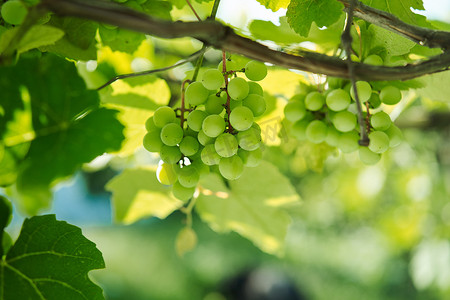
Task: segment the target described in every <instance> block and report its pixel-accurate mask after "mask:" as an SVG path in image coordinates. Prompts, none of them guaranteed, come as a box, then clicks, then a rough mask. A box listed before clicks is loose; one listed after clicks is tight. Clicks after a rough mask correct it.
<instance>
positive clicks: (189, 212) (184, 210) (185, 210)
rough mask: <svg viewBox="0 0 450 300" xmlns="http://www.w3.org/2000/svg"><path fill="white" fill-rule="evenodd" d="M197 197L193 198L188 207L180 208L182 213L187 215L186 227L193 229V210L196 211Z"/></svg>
mask: <svg viewBox="0 0 450 300" xmlns="http://www.w3.org/2000/svg"><path fill="white" fill-rule="evenodd" d="M196 202H197V197H192V198H191V201H190V202H189V204H188V205H187V206H186V207H182V208H180V211H181V212H182V213H184V214H185V215H186V226H188V227H192V210H193V209H194V206H195V203H196Z"/></svg>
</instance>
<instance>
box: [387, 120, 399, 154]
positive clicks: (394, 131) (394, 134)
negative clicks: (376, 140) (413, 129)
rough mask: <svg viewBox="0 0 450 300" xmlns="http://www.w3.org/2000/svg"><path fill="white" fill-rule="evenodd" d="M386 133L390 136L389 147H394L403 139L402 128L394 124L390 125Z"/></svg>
mask: <svg viewBox="0 0 450 300" xmlns="http://www.w3.org/2000/svg"><path fill="white" fill-rule="evenodd" d="M385 133H386V134H387V136H388V137H389V147H391V148H394V147H397V146H398V145H400V144H401V142H402V140H403V134H402V131H401V130H400V128H398V127H397V126H395V125H394V124H391V126H389V128H388V129H387V130H386V131H385Z"/></svg>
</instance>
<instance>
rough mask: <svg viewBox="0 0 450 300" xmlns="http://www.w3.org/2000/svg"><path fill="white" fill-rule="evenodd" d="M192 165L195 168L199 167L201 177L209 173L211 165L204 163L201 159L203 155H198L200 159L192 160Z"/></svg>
mask: <svg viewBox="0 0 450 300" xmlns="http://www.w3.org/2000/svg"><path fill="white" fill-rule="evenodd" d="M202 150H203V149H202ZM200 153H201V152H200ZM191 166H193V167H194V168H195V169H197V172H198V174H199V175H200V178H202V176H203V175H207V174H209V167H208V166H207V165H205V164H204V163H203V161H202V159H201V155H200V156H199V157H198V159H195V160H191Z"/></svg>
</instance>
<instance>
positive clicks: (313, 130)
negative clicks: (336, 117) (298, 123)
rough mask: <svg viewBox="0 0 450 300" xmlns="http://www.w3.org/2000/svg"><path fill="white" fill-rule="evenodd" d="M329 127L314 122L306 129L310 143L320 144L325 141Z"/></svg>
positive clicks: (319, 122)
mask: <svg viewBox="0 0 450 300" xmlns="http://www.w3.org/2000/svg"><path fill="white" fill-rule="evenodd" d="M327 131H328V127H327V125H326V124H325V123H324V122H322V121H319V120H314V121H312V122H311V123H309V125H308V127H306V138H307V139H308V141H310V142H312V143H315V144H318V143H321V142H323V141H325V138H326V137H327Z"/></svg>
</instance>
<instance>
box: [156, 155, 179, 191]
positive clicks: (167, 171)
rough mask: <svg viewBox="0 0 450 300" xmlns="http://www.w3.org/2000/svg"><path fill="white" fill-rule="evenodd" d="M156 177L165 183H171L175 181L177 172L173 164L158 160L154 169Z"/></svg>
mask: <svg viewBox="0 0 450 300" xmlns="http://www.w3.org/2000/svg"><path fill="white" fill-rule="evenodd" d="M156 178H157V179H158V181H159V182H160V183H162V184H165V185H171V184H173V183H174V182H175V181H177V174H176V173H175V169H174V167H173V165H172V164H168V163H165V162H163V161H160V162H159V164H158V168H157V169H156Z"/></svg>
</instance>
